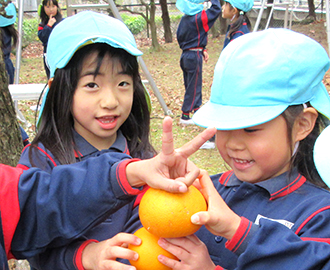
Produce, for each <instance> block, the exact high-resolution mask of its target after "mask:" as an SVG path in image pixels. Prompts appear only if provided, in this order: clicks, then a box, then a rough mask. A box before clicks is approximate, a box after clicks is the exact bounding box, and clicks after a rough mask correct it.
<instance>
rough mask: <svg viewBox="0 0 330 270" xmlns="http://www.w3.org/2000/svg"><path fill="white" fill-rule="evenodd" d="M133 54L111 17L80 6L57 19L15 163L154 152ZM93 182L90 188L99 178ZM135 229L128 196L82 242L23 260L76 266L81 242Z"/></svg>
mask: <svg viewBox="0 0 330 270" xmlns="http://www.w3.org/2000/svg"><path fill="white" fill-rule="evenodd" d="M140 55H142V52H141V51H139V50H138V49H137V47H136V43H135V40H134V37H133V35H132V33H131V32H130V31H129V30H128V28H127V27H126V26H125V25H124V24H123V23H122V22H121V21H119V20H117V19H114V18H112V17H109V16H106V15H103V14H100V13H95V12H88V11H87V12H80V13H78V14H77V15H74V16H72V17H68V18H66V19H65V20H63V21H62V22H61V23H60V24H59V25H58V26H57V27H56V28H55V29H54V30H53V32H52V34H51V35H50V38H49V43H48V48H47V61H48V64H49V67H50V77H51V79H50V81H49V85H50V87H49V91H48V93H46V94H45V100H44V101H43V102H42V104H43V107H42V108H41V112H40V114H41V116H40V126H39V130H38V132H37V134H36V136H35V138H34V140H33V141H32V143H31V145H30V146H28V147H26V148H25V149H24V150H23V153H22V156H21V159H20V161H19V163H20V166H23V167H25V168H27V167H28V168H30V167H34V166H36V167H39V168H41V169H43V170H45V171H47V172H50V171H51V170H52V169H53V168H54V167H56V166H57V165H60V164H71V163H76V162H79V161H81V160H85V159H88V158H91V157H95V156H99V155H102V154H104V153H108V152H119V153H126V154H129V155H130V156H132V157H133V158H139V159H146V158H151V157H153V156H154V155H155V150H154V148H153V147H152V145H151V144H150V141H149V126H150V112H149V108H148V98H149V96H148V93H147V92H146V90H145V88H144V86H143V84H142V81H141V77H140V74H139V66H138V61H137V56H140ZM94 181H95V184H96V185H97V181H98V179H94ZM139 226H141V225H140V222H139V220H138V213H137V211H134V201H133V202H131V203H130V204H127V205H126V206H124V207H122V208H121V209H120V210H119V211H117V212H116V213H114V214H113V215H111V216H109V218H108V219H107V220H106V221H105V222H103V223H101V224H100V225H98V226H96V227H95V228H94V229H93V230H90V231H88V232H86V234H85V235H84V239H82V241H79V242H77V243H75V244H73V245H71V246H67V247H64V248H63V249H61V250H49V251H47V252H45V254H42V255H40V256H38V257H34V258H31V259H30V260H29V261H30V263H31V265H32V266H33V267H35V268H36V269H44V267H46V268H45V269H47V265H49V266H50V267H51V268H52V269H75V268H74V264H76V263H77V264H78V265H79V264H80V263H81V262H80V258H81V252H82V250H83V247H84V246H85V244H86V243H84V242H85V240H86V239H95V240H97V241H103V240H105V239H109V238H112V237H114V236H115V235H117V234H118V233H120V232H123V231H127V232H133V231H135V230H136V229H137V228H139ZM63 254H65V256H64V257H62V255H63ZM58 256H59V257H60V258H59V257H58ZM45 259H47V260H45Z"/></svg>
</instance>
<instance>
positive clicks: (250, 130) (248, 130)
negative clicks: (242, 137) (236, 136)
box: [244, 128, 258, 133]
mask: <svg viewBox="0 0 330 270" xmlns="http://www.w3.org/2000/svg"><path fill="white" fill-rule="evenodd" d="M244 131H245V132H247V133H252V132H256V131H258V129H256V128H245V129H244Z"/></svg>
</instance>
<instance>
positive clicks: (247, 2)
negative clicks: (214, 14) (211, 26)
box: [226, 0, 254, 12]
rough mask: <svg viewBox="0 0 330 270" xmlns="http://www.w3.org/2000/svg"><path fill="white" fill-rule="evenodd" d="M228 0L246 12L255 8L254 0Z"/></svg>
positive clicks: (227, 0)
mask: <svg viewBox="0 0 330 270" xmlns="http://www.w3.org/2000/svg"><path fill="white" fill-rule="evenodd" d="M226 2H228V3H229V4H231V5H232V6H233V7H235V8H237V9H239V10H242V11H244V12H248V11H250V10H251V9H252V8H253V4H254V1H253V0H226Z"/></svg>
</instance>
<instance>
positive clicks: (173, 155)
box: [126, 117, 216, 192]
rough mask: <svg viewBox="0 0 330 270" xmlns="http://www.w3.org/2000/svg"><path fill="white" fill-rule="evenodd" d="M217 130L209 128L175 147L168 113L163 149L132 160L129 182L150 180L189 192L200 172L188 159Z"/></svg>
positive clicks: (172, 189) (156, 184)
mask: <svg viewBox="0 0 330 270" xmlns="http://www.w3.org/2000/svg"><path fill="white" fill-rule="evenodd" d="M215 132H216V129H215V128H208V129H206V130H204V131H203V132H202V133H200V134H199V135H198V136H196V137H195V138H194V139H192V140H191V141H190V142H188V143H186V144H185V145H184V146H182V147H180V148H178V149H174V144H173V134H172V119H171V118H170V117H165V119H164V122H163V137H162V143H163V144H162V152H161V153H160V154H158V155H157V156H156V157H154V158H152V159H148V160H142V161H139V162H132V163H130V164H128V165H127V167H126V175H127V179H128V181H129V183H130V184H131V186H139V185H140V186H141V185H144V184H148V185H149V186H151V187H153V188H159V189H164V190H167V191H170V192H186V191H187V186H189V185H191V184H192V183H193V182H194V181H195V180H196V178H197V177H198V175H199V169H198V168H197V167H196V166H195V165H194V164H193V163H192V162H191V161H189V160H188V157H189V156H190V155H192V154H193V153H195V152H196V151H197V150H198V149H199V148H200V147H201V146H202V145H203V143H204V142H206V141H207V140H208V139H210V138H212V136H213V135H214V134H215ZM173 179H175V180H176V181H173Z"/></svg>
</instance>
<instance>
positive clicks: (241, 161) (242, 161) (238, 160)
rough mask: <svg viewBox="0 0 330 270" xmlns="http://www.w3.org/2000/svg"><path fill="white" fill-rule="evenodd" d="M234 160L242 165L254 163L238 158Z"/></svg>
mask: <svg viewBox="0 0 330 270" xmlns="http://www.w3.org/2000/svg"><path fill="white" fill-rule="evenodd" d="M234 160H235V162H237V163H241V164H243V163H251V162H252V160H242V159H236V158H234Z"/></svg>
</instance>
